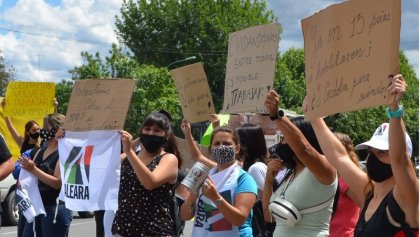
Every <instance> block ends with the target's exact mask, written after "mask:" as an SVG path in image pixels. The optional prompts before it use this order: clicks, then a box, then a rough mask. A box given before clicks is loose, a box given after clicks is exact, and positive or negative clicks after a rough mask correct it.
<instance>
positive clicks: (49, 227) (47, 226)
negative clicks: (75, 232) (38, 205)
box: [23, 203, 73, 237]
mask: <svg viewBox="0 0 420 237" xmlns="http://www.w3.org/2000/svg"><path fill="white" fill-rule="evenodd" d="M55 209H56V205H51V206H48V207H45V212H46V214H47V215H46V216H44V215H39V216H37V217H36V218H35V223H37V224H36V225H40V227H41V228H36V229H37V234H36V236H37V237H39V236H41V237H67V236H68V234H69V229H70V223H71V221H72V220H73V213H72V211H71V210H69V209H67V208H66V206H65V205H64V203H60V204H58V210H57V217H56V223H55V224H54V223H53V221H54V215H55ZM38 223H39V224H38ZM38 229H40V230H38ZM33 236H34V233H33V223H26V225H25V228H24V230H23V237H33Z"/></svg>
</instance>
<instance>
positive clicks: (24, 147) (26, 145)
mask: <svg viewBox="0 0 420 237" xmlns="http://www.w3.org/2000/svg"><path fill="white" fill-rule="evenodd" d="M35 146H36V144H29V142H28V141H24V142H23V143H22V147H21V148H20V154H22V153H24V152H25V151H27V150H31V149H32V148H34V147H35Z"/></svg>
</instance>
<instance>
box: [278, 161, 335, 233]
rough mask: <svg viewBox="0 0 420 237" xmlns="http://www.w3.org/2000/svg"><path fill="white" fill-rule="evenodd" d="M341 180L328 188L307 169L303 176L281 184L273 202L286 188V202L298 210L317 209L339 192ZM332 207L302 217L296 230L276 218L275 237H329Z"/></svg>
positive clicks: (302, 173)
mask: <svg viewBox="0 0 420 237" xmlns="http://www.w3.org/2000/svg"><path fill="white" fill-rule="evenodd" d="M337 183H338V179H337V178H336V179H335V180H334V182H332V183H331V184H329V185H326V184H322V183H320V182H319V181H318V180H317V179H316V177H315V176H314V175H313V174H312V172H311V171H310V170H309V169H308V168H306V167H305V168H304V169H303V170H302V171H301V172H300V174H298V175H297V176H296V177H294V179H293V180H292V181H291V182H290V183H289V184H287V182H282V184H281V185H280V187H279V188H278V189H277V190H276V191H275V192H274V193H273V195H272V196H271V198H270V203H271V202H272V201H273V200H274V199H275V198H276V197H279V196H280V195H281V193H282V191H283V189H284V188H286V191H285V192H284V199H286V200H287V201H289V202H290V203H292V204H293V205H294V206H295V207H296V208H297V209H298V210H302V209H306V208H309V207H314V206H317V205H319V204H320V203H324V202H326V201H327V200H329V199H330V198H331V197H333V196H334V195H335V193H336V190H337V185H338V184H337ZM332 206H333V203H331V205H330V206H328V207H327V208H324V209H322V210H320V211H317V212H312V213H307V214H304V215H302V219H301V220H300V221H299V222H298V223H297V224H296V225H295V226H293V227H290V226H287V225H285V224H283V223H282V222H280V221H278V220H277V219H276V229H275V231H274V234H273V236H275V237H283V236H311V237H315V236H316V237H321V236H322V237H324V236H329V228H330V219H331V214H332Z"/></svg>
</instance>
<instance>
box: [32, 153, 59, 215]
mask: <svg viewBox="0 0 420 237" xmlns="http://www.w3.org/2000/svg"><path fill="white" fill-rule="evenodd" d="M46 149H47V148H46V147H45V148H42V149H40V151H39V152H38V155H37V158H36V159H35V165H36V167H38V168H39V169H40V170H42V171H44V172H45V173H47V174H50V175H54V170H55V165H56V164H57V161H58V150H55V151H54V152H53V153H51V154H50V155H49V156H48V157H47V158H46V159H45V160H42V157H43V156H44V152H45V150H46ZM38 189H39V193H40V194H41V199H42V204H44V207H47V206H50V205H55V204H56V199H57V197H58V195H59V194H60V189H58V190H57V189H54V188H53V187H51V186H49V185H47V184H45V183H43V182H42V181H41V180H38Z"/></svg>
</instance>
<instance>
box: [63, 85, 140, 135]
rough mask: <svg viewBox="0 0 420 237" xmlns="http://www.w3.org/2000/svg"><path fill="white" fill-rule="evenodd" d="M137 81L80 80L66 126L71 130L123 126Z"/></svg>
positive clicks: (111, 128)
mask: <svg viewBox="0 0 420 237" xmlns="http://www.w3.org/2000/svg"><path fill="white" fill-rule="evenodd" d="M135 83H136V81H135V80H127V79H92V80H77V81H76V82H75V83H74V86H73V90H72V93H71V98H70V102H69V106H68V109H67V113H66V120H65V122H64V128H65V129H66V130H68V131H89V130H117V129H123V127H124V121H125V116H126V115H127V111H128V106H129V104H130V99H131V95H132V94H133V91H134V86H135Z"/></svg>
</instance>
